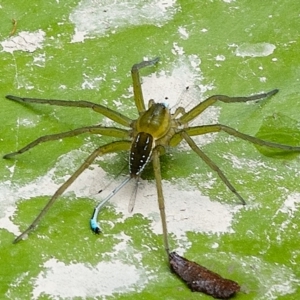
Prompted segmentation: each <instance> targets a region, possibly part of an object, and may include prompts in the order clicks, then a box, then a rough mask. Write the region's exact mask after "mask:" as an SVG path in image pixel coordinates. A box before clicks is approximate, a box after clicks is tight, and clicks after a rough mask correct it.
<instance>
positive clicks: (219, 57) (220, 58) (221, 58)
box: [215, 55, 226, 61]
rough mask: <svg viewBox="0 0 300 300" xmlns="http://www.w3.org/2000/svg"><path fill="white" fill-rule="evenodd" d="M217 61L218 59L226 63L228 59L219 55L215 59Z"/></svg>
mask: <svg viewBox="0 0 300 300" xmlns="http://www.w3.org/2000/svg"><path fill="white" fill-rule="evenodd" d="M215 59H216V60H217V61H224V60H225V59H226V58H225V56H224V55H217V56H216V57H215Z"/></svg>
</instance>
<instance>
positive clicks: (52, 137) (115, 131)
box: [3, 125, 129, 159]
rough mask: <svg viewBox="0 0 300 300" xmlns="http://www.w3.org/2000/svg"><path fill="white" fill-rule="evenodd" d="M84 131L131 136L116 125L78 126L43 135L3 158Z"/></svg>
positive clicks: (113, 135) (123, 137)
mask: <svg viewBox="0 0 300 300" xmlns="http://www.w3.org/2000/svg"><path fill="white" fill-rule="evenodd" d="M83 133H92V134H101V135H107V136H112V137H119V138H122V139H126V138H128V137H129V133H128V130H126V129H121V128H116V127H103V126H101V125H97V126H88V127H81V128H76V129H73V130H70V131H66V132H60V133H56V134H49V135H44V136H41V137H39V138H37V139H36V140H34V141H32V142H31V143H29V144H28V145H26V146H25V147H23V148H21V149H20V150H18V151H16V152H12V153H8V154H6V155H4V156H3V158H5V159H6V158H11V157H13V156H15V155H18V154H22V153H24V152H26V151H28V150H30V149H31V148H33V147H35V146H37V145H39V144H41V143H44V142H49V141H55V140H60V139H64V138H67V137H73V136H77V135H80V134H83Z"/></svg>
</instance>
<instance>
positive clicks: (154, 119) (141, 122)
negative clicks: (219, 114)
mask: <svg viewBox="0 0 300 300" xmlns="http://www.w3.org/2000/svg"><path fill="white" fill-rule="evenodd" d="M158 61H159V58H155V59H153V60H150V61H143V62H141V63H138V64H135V65H134V66H133V67H132V69H131V74H132V80H133V91H134V101H135V105H136V108H137V110H138V113H139V116H138V118H137V119H136V120H132V119H130V118H128V117H126V116H125V115H123V114H121V113H120V112H117V111H114V110H112V109H110V108H107V107H104V106H103V105H101V104H95V103H92V102H88V101H64V100H52V99H36V98H20V97H16V96H11V95H8V96H6V98H7V99H9V100H13V101H16V102H24V103H40V104H50V105H57V106H69V107H70V106H72V107H80V108H89V109H93V110H94V111H96V112H98V113H100V114H102V115H104V116H105V117H107V118H109V119H111V120H112V121H114V122H116V123H118V124H121V125H123V126H126V127H127V128H128V129H121V128H117V127H105V126H101V125H96V126H88V127H82V128H77V129H74V130H71V131H67V132H62V133H58V134H51V135H45V136H42V137H40V138H38V139H36V140H34V141H33V142H31V143H30V144H28V145H27V146H25V147H24V148H22V149H20V150H18V151H16V152H13V153H10V154H6V155H5V156H4V158H11V157H13V156H15V155H17V154H21V153H23V152H25V151H28V150H29V149H31V148H33V147H35V146H37V145H38V144H40V143H43V142H47V141H53V140H58V139H62V138H66V137H72V136H76V135H80V134H83V133H92V134H99V135H106V136H110V137H117V138H120V140H118V141H113V142H110V143H108V144H106V145H103V146H100V147H98V148H97V149H96V150H94V151H93V152H92V153H91V154H90V156H88V158H87V159H86V160H85V162H84V163H83V164H82V165H81V166H80V167H79V168H78V169H77V170H76V171H75V173H74V174H72V175H71V176H70V178H69V179H68V180H67V181H66V182H65V183H63V184H62V185H61V186H60V187H59V189H58V190H57V191H56V192H55V194H54V195H53V196H52V198H51V199H50V200H49V201H48V203H47V204H46V206H45V207H44V208H43V210H42V211H41V212H40V214H39V215H38V216H37V217H36V219H35V220H34V221H33V223H32V224H31V225H30V226H29V227H28V228H27V229H26V230H25V231H24V232H23V233H21V234H20V235H19V236H18V237H17V238H16V239H15V240H14V243H17V242H18V241H20V240H21V239H23V238H24V236H27V234H28V233H29V232H30V231H32V230H33V229H34V228H35V227H36V226H37V224H38V223H39V221H40V220H41V219H42V217H43V216H44V215H45V214H46V212H47V211H48V210H49V208H50V207H51V205H52V204H53V203H54V202H55V200H56V199H57V198H58V197H59V196H61V195H62V194H63V193H64V191H65V190H66V189H67V188H68V187H69V186H70V185H71V184H72V183H73V182H74V181H75V180H76V179H77V177H78V176H80V174H81V173H82V172H83V171H84V170H85V169H87V168H88V167H89V166H90V165H91V164H92V163H93V161H94V160H95V159H96V158H97V157H98V156H101V155H104V154H107V153H112V152H118V151H124V150H125V151H129V153H130V154H129V169H130V170H129V173H130V174H129V176H128V177H127V178H126V179H125V180H124V181H123V183H122V184H121V185H120V186H119V187H117V188H116V189H115V190H114V191H113V192H112V193H111V194H110V195H109V196H108V197H107V198H106V199H104V200H103V201H102V202H101V203H100V204H99V205H98V206H97V207H96V208H95V210H94V213H93V215H92V218H91V223H90V224H91V229H92V230H93V231H94V232H96V233H99V232H100V227H99V225H98V223H97V216H98V213H99V211H100V209H101V208H102V207H103V205H104V204H105V203H106V202H107V201H108V200H109V199H110V198H111V197H112V196H113V195H114V194H115V193H116V192H117V191H118V190H119V189H120V188H121V187H122V186H124V185H125V184H126V182H128V181H129V180H130V179H131V178H135V179H136V180H138V178H139V177H140V175H141V172H142V171H143V169H144V167H145V165H146V164H147V163H148V162H149V161H150V160H152V163H153V169H154V175H155V179H156V186H157V197H158V204H159V209H160V215H161V221H162V228H163V238H164V248H165V250H166V252H167V255H168V256H169V258H170V263H171V265H172V257H173V258H174V254H171V253H170V252H169V243H168V232H167V223H166V215H165V208H164V197H163V189H162V182H161V181H162V178H161V170H160V158H159V157H160V155H162V154H164V153H165V148H166V147H169V146H172V147H176V146H177V145H178V144H179V143H180V142H181V141H182V140H185V141H186V142H187V143H188V145H189V146H190V147H191V148H192V150H193V151H195V152H196V153H197V154H198V155H199V156H200V158H201V159H202V160H204V161H205V163H206V164H207V165H208V166H209V167H210V168H211V169H212V170H214V171H215V172H217V174H218V175H219V177H220V178H221V180H222V181H223V182H224V183H225V184H226V186H227V187H228V188H229V189H230V190H231V191H232V192H233V193H234V194H235V195H236V196H237V197H238V199H239V201H240V202H241V204H245V200H244V199H243V198H242V196H241V195H240V194H239V193H238V192H237V191H236V189H235V188H234V186H233V185H232V184H231V183H230V182H229V180H228V179H227V178H226V176H225V175H224V173H223V172H222V171H221V170H220V168H219V167H218V166H217V165H216V164H215V163H214V162H213V161H212V160H211V159H210V158H209V157H208V156H207V155H206V154H205V153H204V152H203V151H202V150H201V149H200V148H199V147H198V146H197V145H196V143H195V142H194V141H193V139H192V138H191V137H192V136H197V135H202V134H206V133H212V132H219V131H224V132H226V133H228V134H230V135H232V136H235V137H238V138H241V139H243V140H246V141H248V142H250V143H253V144H257V145H260V146H266V147H272V148H278V149H282V150H284V151H287V150H288V151H300V147H294V146H289V145H282V144H277V143H273V142H269V141H265V140H261V139H258V138H255V137H253V136H250V135H247V134H244V133H241V132H239V131H237V130H235V129H233V128H231V127H228V126H225V125H221V124H213V125H203V126H192V127H189V126H188V123H189V122H190V121H192V120H193V119H195V118H196V117H198V116H199V115H200V114H201V113H202V112H203V111H204V110H205V109H206V108H208V107H209V106H211V105H213V104H214V103H215V102H216V101H222V102H225V103H232V102H247V101H253V100H258V99H262V98H265V97H270V96H273V95H275V94H276V93H277V92H278V90H277V89H274V90H272V91H270V92H268V93H262V94H258V95H252V96H250V97H228V96H224V95H214V96H211V97H209V98H207V99H206V100H204V101H203V102H201V103H199V104H197V105H196V106H195V107H194V108H192V109H191V110H190V111H188V112H185V110H184V108H183V107H178V108H177V109H176V111H175V112H174V114H171V113H170V109H169V108H168V107H167V106H166V105H165V104H163V103H156V102H155V101H154V100H150V101H149V104H148V109H146V108H145V104H144V99H143V93H142V88H141V82H140V75H139V70H140V69H141V68H144V67H146V66H151V65H154V64H156V63H157V62H158ZM180 263H182V262H180Z"/></svg>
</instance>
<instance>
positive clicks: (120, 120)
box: [6, 95, 132, 127]
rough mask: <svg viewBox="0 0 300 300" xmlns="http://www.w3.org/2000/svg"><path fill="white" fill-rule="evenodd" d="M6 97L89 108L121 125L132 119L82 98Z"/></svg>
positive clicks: (128, 124)
mask: <svg viewBox="0 0 300 300" xmlns="http://www.w3.org/2000/svg"><path fill="white" fill-rule="evenodd" d="M6 98H7V99H9V100H12V101H16V102H21V103H39V104H49V105H57V106H66V107H81V108H90V109H93V110H94V111H96V112H98V113H100V114H102V115H103V116H105V117H107V118H109V119H111V120H113V121H115V122H117V123H119V124H121V125H124V126H127V127H130V125H131V123H132V120H131V119H130V118H128V117H126V116H124V115H123V114H121V113H119V112H117V111H114V110H112V109H110V108H108V107H105V106H103V105H101V104H96V103H93V102H89V101H84V100H79V101H68V100H55V99H39V98H21V97H17V96H12V95H7V96H6Z"/></svg>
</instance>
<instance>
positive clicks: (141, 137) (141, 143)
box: [129, 132, 154, 177]
mask: <svg viewBox="0 0 300 300" xmlns="http://www.w3.org/2000/svg"><path fill="white" fill-rule="evenodd" d="M153 142H154V141H153V136H152V135H151V134H149V133H147V132H139V133H138V134H137V135H136V137H135V139H134V140H133V142H132V145H131V149H130V155H129V168H130V175H131V177H136V176H138V175H140V173H141V172H142V171H143V169H144V168H145V166H146V164H147V163H148V161H149V159H150V157H151V153H152V149H153Z"/></svg>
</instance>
